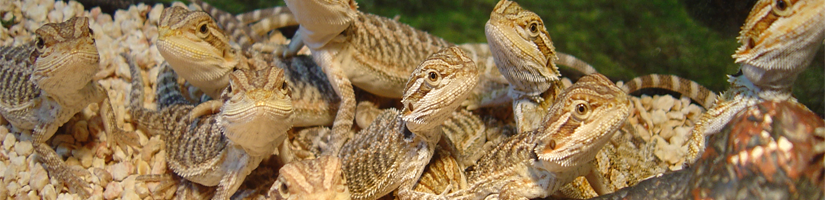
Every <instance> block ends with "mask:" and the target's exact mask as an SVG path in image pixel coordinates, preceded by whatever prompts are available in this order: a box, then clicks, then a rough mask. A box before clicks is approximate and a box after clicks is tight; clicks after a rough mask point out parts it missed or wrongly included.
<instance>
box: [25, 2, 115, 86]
mask: <svg viewBox="0 0 825 200" xmlns="http://www.w3.org/2000/svg"><path fill="white" fill-rule="evenodd" d="M35 34H36V35H37V38H36V39H35V41H34V47H35V48H36V50H35V51H34V53H32V55H31V57H30V59H31V61H32V62H33V63H34V64H35V69H34V73H33V74H32V78H33V79H34V81H35V82H36V83H37V85H38V86H40V88H42V89H44V90H47V91H49V92H74V91H77V90H79V89H80V88H83V87H84V86H86V85H87V84H89V82H91V81H92V77H94V74H95V73H97V72H98V69H99V66H98V65H99V64H100V55H99V54H98V52H97V47H96V46H95V39H94V31H92V29H90V28H89V19H88V18H86V17H73V18H71V19H69V20H67V21H65V22H62V23H50V24H46V25H43V26H42V27H40V28H38V29H37V30H36V31H35Z"/></svg>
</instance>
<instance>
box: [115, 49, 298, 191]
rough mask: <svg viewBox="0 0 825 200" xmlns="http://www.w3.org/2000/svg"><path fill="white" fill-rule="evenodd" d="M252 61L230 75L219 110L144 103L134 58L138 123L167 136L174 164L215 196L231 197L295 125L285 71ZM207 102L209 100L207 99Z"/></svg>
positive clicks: (133, 99)
mask: <svg viewBox="0 0 825 200" xmlns="http://www.w3.org/2000/svg"><path fill="white" fill-rule="evenodd" d="M256 61H257V59H252V60H250V62H252V63H250V65H251V66H253V68H252V69H242V70H236V71H235V72H233V73H232V74H230V77H229V78H230V86H229V87H228V88H227V89H226V90H225V91H224V93H223V95H222V98H221V100H222V106H221V107H220V112H219V113H216V114H211V113H209V112H207V113H202V109H201V108H200V106H199V107H195V106H193V105H188V104H176V105H169V106H167V107H166V108H164V109H163V110H160V111H152V110H149V109H146V108H144V107H143V105H142V103H143V101H142V88H143V83H142V80H141V75H140V71H139V69H138V68H137V66H136V65H135V64H134V63H132V62H130V69H131V73H132V77H133V78H132V88H133V89H132V93H131V97H130V98H131V105H130V107H131V112H132V115H133V116H134V119H136V121H137V123H138V125H139V127H141V128H144V129H147V130H148V131H149V132H151V133H154V134H163V136H164V137H165V141H166V149H167V152H168V156H169V158H167V162H168V163H169V167H170V168H171V169H172V170H173V171H174V172H175V173H176V174H178V175H180V176H181V177H183V178H185V179H187V180H189V181H192V182H196V183H198V184H201V185H205V186H216V185H217V186H218V189H217V193H216V194H215V196H214V197H213V199H228V198H229V197H230V196H232V194H233V193H234V192H235V191H236V190H237V189H238V187H239V186H240V184H241V183H242V182H243V180H244V179H245V177H246V175H248V174H249V173H250V172H251V171H252V170H253V169H255V168H256V167H257V166H258V164H259V163H260V162H261V160H262V159H263V158H265V157H268V156H269V155H271V154H272V152H274V150H275V148H276V147H278V146H280V145H281V144H282V143H283V141H284V140H285V139H286V131H287V130H288V129H290V128H291V127H292V101H291V99H290V91H289V87H288V86H287V85H286V83H285V79H284V74H283V70H282V69H280V68H276V67H270V66H268V65H266V64H264V63H263V62H256ZM178 98H182V97H178ZM207 104H208V103H207Z"/></svg>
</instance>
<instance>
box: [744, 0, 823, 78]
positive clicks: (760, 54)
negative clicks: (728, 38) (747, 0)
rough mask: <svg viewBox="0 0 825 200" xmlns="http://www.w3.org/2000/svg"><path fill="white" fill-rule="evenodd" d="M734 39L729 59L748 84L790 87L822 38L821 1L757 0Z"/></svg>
mask: <svg viewBox="0 0 825 200" xmlns="http://www.w3.org/2000/svg"><path fill="white" fill-rule="evenodd" d="M737 39H739V43H740V44H742V46H740V47H739V48H738V49H737V50H736V53H734V54H733V58H734V59H736V63H739V64H741V65H742V71H743V73H744V75H745V76H746V77H747V78H748V79H749V80H750V81H752V82H753V83H754V84H755V85H757V86H762V87H766V86H767V87H769V88H773V89H782V88H790V86H791V84H792V83H793V82H794V80H796V76H797V75H798V74H799V73H801V72H802V71H804V70H805V69H806V68H807V67H808V65H809V64H810V63H811V61H812V59H813V57H814V55H815V54H816V51H817V50H818V49H819V46H820V44H821V42H822V41H823V39H825V0H761V1H759V2H757V3H756V5H755V6H754V7H753V9H752V10H751V12H750V14H749V15H748V18H747V20H746V21H745V24H744V25H743V26H742V31H741V32H740V34H739V37H738V38H737Z"/></svg>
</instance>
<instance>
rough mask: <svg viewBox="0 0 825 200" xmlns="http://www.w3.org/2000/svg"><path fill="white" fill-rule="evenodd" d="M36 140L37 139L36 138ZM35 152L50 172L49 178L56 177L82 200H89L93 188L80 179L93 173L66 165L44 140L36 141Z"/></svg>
mask: <svg viewBox="0 0 825 200" xmlns="http://www.w3.org/2000/svg"><path fill="white" fill-rule="evenodd" d="M37 130H42V129H35V134H38V132H36V131H37ZM35 138H37V137H36V136H35ZM34 150H35V152H36V153H37V155H38V156H39V157H40V160H41V162H42V163H43V167H44V168H45V169H46V171H48V172H49V176H51V177H56V178H57V179H58V180H60V182H62V183H63V184H65V185H66V186H68V187H69V190H70V191H71V192H73V193H76V194H78V195H80V197H81V198H89V196H91V195H90V193H89V191H92V187H91V186H89V184H88V183H86V181H83V180H82V179H80V177H79V176H86V177H89V176H91V173H89V172H88V171H85V170H83V169H78V168H73V167H70V166H68V165H66V163H65V162H63V160H62V159H60V156H59V155H57V152H55V151H54V149H52V148H51V147H49V146H48V145H46V143H44V141H42V140H41V141H38V139H35V143H34Z"/></svg>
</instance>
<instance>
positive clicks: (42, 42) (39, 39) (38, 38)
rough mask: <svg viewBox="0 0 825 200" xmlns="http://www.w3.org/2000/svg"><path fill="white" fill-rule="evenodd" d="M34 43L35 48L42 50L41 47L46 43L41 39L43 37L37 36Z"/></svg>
mask: <svg viewBox="0 0 825 200" xmlns="http://www.w3.org/2000/svg"><path fill="white" fill-rule="evenodd" d="M34 45H35V47H37V50H43V48H44V47H46V43H45V42H44V41H43V38H41V37H37V41H36V42H35V43H34Z"/></svg>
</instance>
